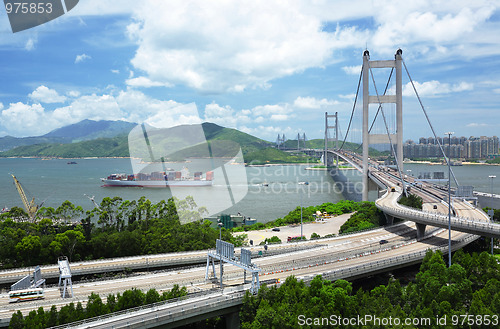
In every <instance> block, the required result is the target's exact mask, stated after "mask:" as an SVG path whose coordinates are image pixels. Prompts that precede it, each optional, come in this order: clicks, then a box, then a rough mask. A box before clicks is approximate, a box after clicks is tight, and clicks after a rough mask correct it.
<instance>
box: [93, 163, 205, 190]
mask: <svg viewBox="0 0 500 329" xmlns="http://www.w3.org/2000/svg"><path fill="white" fill-rule="evenodd" d="M213 179H214V172H213V171H207V172H206V173H205V177H203V173H202V172H201V171H197V172H195V173H194V174H193V176H191V175H190V173H189V171H188V170H187V168H184V169H183V170H181V171H170V172H165V171H155V172H152V173H150V174H145V173H138V174H134V175H127V174H111V175H109V176H108V177H107V178H101V181H102V182H103V183H104V185H103V187H120V186H126V187H159V188H162V187H163V188H164V187H167V186H168V187H175V186H184V187H198V186H211V185H212V183H213Z"/></svg>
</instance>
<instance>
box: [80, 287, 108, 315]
mask: <svg viewBox="0 0 500 329" xmlns="http://www.w3.org/2000/svg"><path fill="white" fill-rule="evenodd" d="M113 297H114V296H113ZM86 312H87V317H88V318H93V317H95V316H99V315H103V314H106V313H107V312H108V308H107V307H106V305H105V304H104V303H103V302H102V300H101V297H99V295H98V294H96V293H94V292H93V293H91V294H90V296H89V300H88V302H87V306H86Z"/></svg>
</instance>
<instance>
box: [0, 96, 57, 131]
mask: <svg viewBox="0 0 500 329" xmlns="http://www.w3.org/2000/svg"><path fill="white" fill-rule="evenodd" d="M0 116H1V118H2V125H3V126H4V127H5V128H6V129H7V131H8V132H9V133H11V134H12V133H14V134H21V135H22V136H36V135H40V134H42V133H46V132H48V131H46V130H44V128H45V122H44V108H43V106H42V105H40V104H33V105H27V104H24V103H21V102H18V103H12V104H10V105H9V107H8V108H7V109H4V110H2V112H1V114H0ZM41 122H43V123H44V124H40V123H41Z"/></svg>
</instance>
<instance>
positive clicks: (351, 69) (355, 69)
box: [342, 65, 362, 75]
mask: <svg viewBox="0 0 500 329" xmlns="http://www.w3.org/2000/svg"><path fill="white" fill-rule="evenodd" d="M361 68H362V65H354V66H343V67H342V71H344V72H345V73H347V74H349V75H359V74H360V73H361Z"/></svg>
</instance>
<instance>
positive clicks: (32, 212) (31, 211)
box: [11, 174, 38, 222]
mask: <svg viewBox="0 0 500 329" xmlns="http://www.w3.org/2000/svg"><path fill="white" fill-rule="evenodd" d="M11 175H12V174H11ZM12 178H14V184H15V185H16V188H17V191H18V192H19V195H20V196H21V200H23V204H24V208H26V212H27V213H28V216H29V219H30V221H32V222H34V221H35V216H36V213H37V212H38V206H37V205H36V204H35V198H33V199H31V202H29V203H28V198H27V197H26V193H24V190H23V188H22V186H21V183H19V181H18V180H17V178H16V176H14V175H12Z"/></svg>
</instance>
